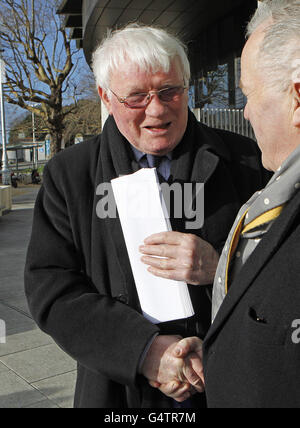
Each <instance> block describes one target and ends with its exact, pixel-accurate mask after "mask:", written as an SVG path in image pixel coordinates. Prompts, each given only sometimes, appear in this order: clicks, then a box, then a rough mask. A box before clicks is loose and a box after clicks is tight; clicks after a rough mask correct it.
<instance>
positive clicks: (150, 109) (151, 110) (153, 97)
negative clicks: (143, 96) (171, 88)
mask: <svg viewBox="0 0 300 428" xmlns="http://www.w3.org/2000/svg"><path fill="white" fill-rule="evenodd" d="M149 96H150V100H149V103H148V105H147V107H146V110H145V112H146V114H147V115H148V116H155V117H158V116H162V115H163V114H164V113H165V111H166V108H167V107H166V104H165V103H163V102H162V101H161V100H160V98H159V96H158V94H157V93H155V92H152V93H151V94H149Z"/></svg>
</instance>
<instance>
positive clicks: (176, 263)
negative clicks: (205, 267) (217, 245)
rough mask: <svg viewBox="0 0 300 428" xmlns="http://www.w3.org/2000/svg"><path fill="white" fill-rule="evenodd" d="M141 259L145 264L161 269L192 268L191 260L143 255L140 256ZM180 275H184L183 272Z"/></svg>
mask: <svg viewBox="0 0 300 428" xmlns="http://www.w3.org/2000/svg"><path fill="white" fill-rule="evenodd" d="M141 261H142V262H143V263H145V264H146V265H149V266H152V267H155V268H157V269H163V270H180V269H186V268H192V263H191V262H185V261H184V260H178V259H170V258H160V257H150V256H143V257H142V258H141ZM182 275H184V272H183V273H182Z"/></svg>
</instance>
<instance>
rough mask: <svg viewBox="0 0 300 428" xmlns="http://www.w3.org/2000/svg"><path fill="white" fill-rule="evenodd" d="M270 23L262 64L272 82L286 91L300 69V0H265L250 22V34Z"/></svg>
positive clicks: (248, 32) (248, 30) (264, 43)
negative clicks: (262, 25)
mask: <svg viewBox="0 0 300 428" xmlns="http://www.w3.org/2000/svg"><path fill="white" fill-rule="evenodd" d="M267 21H269V22H270V24H269V25H267V27H266V29H265V37H264V40H263V42H262V45H261V47H260V53H259V66H260V67H261V68H262V70H263V71H264V73H265V74H267V76H268V78H269V80H270V84H271V85H272V86H275V87H277V88H278V89H279V90H281V91H287V90H288V89H289V87H290V84H291V82H292V80H293V76H295V73H299V71H300V0H265V1H263V2H261V3H260V5H259V7H258V9H257V11H256V13H255V15H254V16H253V18H252V20H251V21H250V23H249V24H248V29H247V36H248V37H250V36H251V35H252V34H253V33H254V32H255V31H256V30H257V29H258V27H259V26H260V25H261V24H263V23H267Z"/></svg>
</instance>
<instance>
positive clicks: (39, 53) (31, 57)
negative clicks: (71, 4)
mask: <svg viewBox="0 0 300 428" xmlns="http://www.w3.org/2000/svg"><path fill="white" fill-rule="evenodd" d="M56 7H57V1H56V0H47V1H44V0H0V30H1V31H0V41H1V43H2V47H3V48H4V51H5V53H4V60H5V63H6V73H7V87H8V90H7V91H6V93H5V95H6V101H7V102H8V103H11V104H14V105H17V106H20V107H21V108H23V109H26V110H28V111H30V112H31V113H34V114H35V115H37V116H40V117H41V118H42V119H43V122H44V123H45V125H46V126H47V128H48V130H49V133H50V134H51V137H52V141H51V155H53V154H55V153H57V152H59V151H60V150H61V142H62V136H63V129H64V119H65V117H66V116H67V115H68V114H70V112H71V111H72V110H73V109H74V102H73V103H72V105H71V106H70V107H69V108H63V98H65V97H66V96H68V97H71V96H73V98H74V97H75V95H76V89H77V85H76V83H74V80H72V79H73V73H74V70H75V69H76V65H77V61H78V58H79V57H78V55H77V54H78V51H77V50H76V48H73V47H72V46H71V41H70V40H69V38H68V34H67V31H66V29H65V28H64V26H63V23H62V22H61V18H59V17H58V16H57V15H56V13H55V11H56ZM71 92H72V93H71ZM74 100H75V98H74ZM75 105H76V104H75Z"/></svg>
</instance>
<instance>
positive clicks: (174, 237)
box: [144, 231, 183, 245]
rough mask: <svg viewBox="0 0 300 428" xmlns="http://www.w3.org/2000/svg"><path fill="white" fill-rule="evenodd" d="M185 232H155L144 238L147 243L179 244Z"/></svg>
mask: <svg viewBox="0 0 300 428" xmlns="http://www.w3.org/2000/svg"><path fill="white" fill-rule="evenodd" d="M182 235H183V233H180V232H173V231H172V232H161V233H155V234H153V235H151V236H149V237H148V238H146V239H145V240H144V243H145V244H146V245H157V244H170V245H179V244H180V241H181V240H182Z"/></svg>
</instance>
